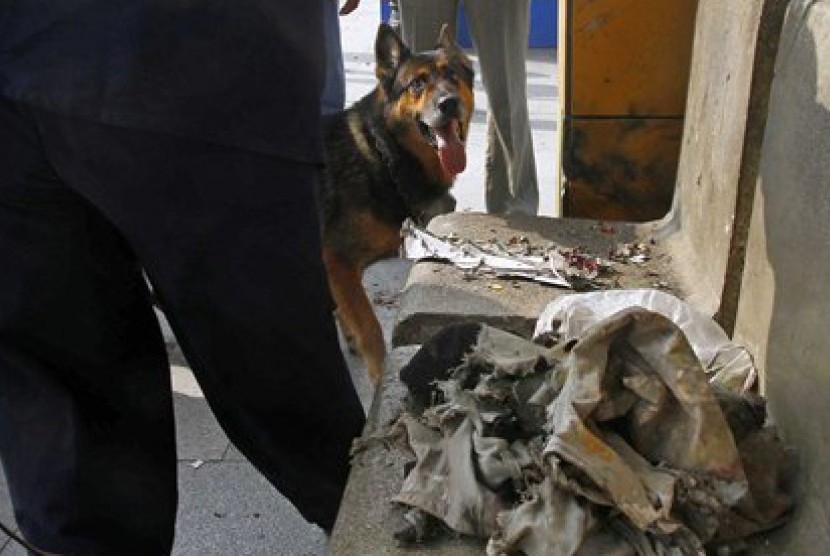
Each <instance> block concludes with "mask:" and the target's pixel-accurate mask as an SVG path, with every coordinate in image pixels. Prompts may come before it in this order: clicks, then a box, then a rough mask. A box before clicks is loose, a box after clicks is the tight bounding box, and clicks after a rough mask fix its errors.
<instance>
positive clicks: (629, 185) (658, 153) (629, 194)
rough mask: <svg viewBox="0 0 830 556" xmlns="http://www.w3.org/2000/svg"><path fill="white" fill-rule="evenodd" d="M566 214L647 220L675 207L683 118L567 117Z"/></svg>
mask: <svg viewBox="0 0 830 556" xmlns="http://www.w3.org/2000/svg"><path fill="white" fill-rule="evenodd" d="M563 133H564V140H565V150H564V152H563V157H562V164H563V171H564V174H565V195H564V199H563V215H564V216H567V217H584V218H598V219H603V220H628V221H638V222H645V221H648V220H655V219H658V218H661V217H662V216H664V215H665V214H666V213H667V212H668V210H669V208H670V207H671V201H672V195H673V193H674V182H675V178H676V175H677V161H678V157H679V155H680V142H681V137H682V135H683V120H682V119H679V118H678V119H664V118H661V119H645V118H632V119H601V120H598V119H568V120H565V121H564V122H563Z"/></svg>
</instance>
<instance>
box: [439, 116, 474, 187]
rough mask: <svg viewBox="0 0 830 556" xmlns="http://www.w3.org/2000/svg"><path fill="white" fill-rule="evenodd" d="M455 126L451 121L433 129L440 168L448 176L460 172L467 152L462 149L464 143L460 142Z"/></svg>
mask: <svg viewBox="0 0 830 556" xmlns="http://www.w3.org/2000/svg"><path fill="white" fill-rule="evenodd" d="M457 127H458V126H457V125H456V123H455V122H454V121H453V122H450V123H449V124H447V125H445V126H444V127H442V128H435V129H433V131H434V132H435V140H436V143H437V144H438V158H439V159H440V160H441V168H443V169H444V172H445V173H446V174H447V175H449V176H455V175H456V174H460V173H461V172H463V171H464V168H465V167H466V166H467V153H466V152H465V151H464V143H462V142H461V139H460V138H459V137H458V133H457V132H456V129H457Z"/></svg>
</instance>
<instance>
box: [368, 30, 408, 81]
mask: <svg viewBox="0 0 830 556" xmlns="http://www.w3.org/2000/svg"><path fill="white" fill-rule="evenodd" d="M409 56H410V52H409V49H408V48H407V47H406V45H405V44H404V43H403V41H402V40H401V38H400V37H399V36H398V34H397V33H396V32H395V31H394V30H393V29H392V28H391V27H389V26H388V25H387V24H385V23H381V24H380V27H379V28H378V35H377V37H376V38H375V64H376V68H375V72H376V73H377V76H378V79H380V80H381V81H383V82H388V81H390V80H392V79H394V78H395V73H396V72H397V70H398V68H399V67H400V65H401V64H402V63H403V62H404V61H405V60H406V59H407V58H408V57H409Z"/></svg>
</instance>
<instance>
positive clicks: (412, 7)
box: [398, 0, 458, 52]
mask: <svg viewBox="0 0 830 556" xmlns="http://www.w3.org/2000/svg"><path fill="white" fill-rule="evenodd" d="M398 5H399V6H400V10H401V38H402V39H403V42H405V43H406V45H407V46H408V47H409V48H410V49H411V50H413V51H415V52H418V51H420V50H432V49H433V48H434V47H435V45H436V43H437V42H438V33H439V32H440V31H441V26H442V25H443V24H444V23H449V24H450V27H452V28H453V29H455V24H456V15H457V14H458V0H399V1H398Z"/></svg>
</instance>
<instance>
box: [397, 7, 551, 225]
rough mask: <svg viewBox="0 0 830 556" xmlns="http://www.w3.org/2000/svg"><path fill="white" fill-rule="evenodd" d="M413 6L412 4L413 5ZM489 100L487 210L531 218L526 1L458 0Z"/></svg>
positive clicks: (535, 191)
mask: <svg viewBox="0 0 830 556" xmlns="http://www.w3.org/2000/svg"><path fill="white" fill-rule="evenodd" d="M413 1H415V2H417V1H418V0H413ZM464 2H465V8H466V12H467V19H468V22H469V24H470V31H471V34H472V36H473V41H474V42H475V45H476V50H477V52H478V56H479V61H480V63H481V78H482V81H483V82H484V88H485V90H486V91H487V95H488V97H489V99H490V110H489V112H488V115H487V135H488V137H487V177H486V185H485V189H486V203H487V211H488V212H491V213H497V214H502V213H506V212H522V213H527V214H536V213H537V211H538V209H539V188H538V185H537V180H536V162H535V159H534V156H533V140H532V137H531V133H530V117H529V115H528V108H527V72H526V70H525V55H526V54H527V41H528V35H529V33H530V27H529V25H530V1H529V0H464Z"/></svg>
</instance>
